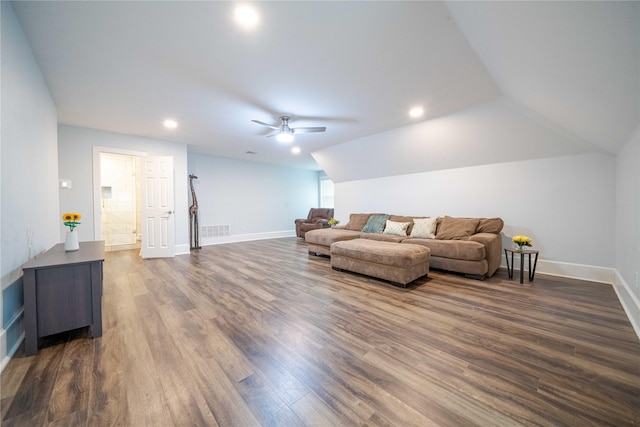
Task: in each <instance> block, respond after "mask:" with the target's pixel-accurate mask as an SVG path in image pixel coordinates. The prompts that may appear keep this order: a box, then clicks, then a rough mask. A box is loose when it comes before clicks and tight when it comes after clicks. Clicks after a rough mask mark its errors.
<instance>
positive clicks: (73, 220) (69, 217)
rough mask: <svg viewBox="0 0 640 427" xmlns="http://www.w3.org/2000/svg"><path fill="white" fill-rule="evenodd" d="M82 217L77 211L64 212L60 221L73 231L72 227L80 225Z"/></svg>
mask: <svg viewBox="0 0 640 427" xmlns="http://www.w3.org/2000/svg"><path fill="white" fill-rule="evenodd" d="M81 219H82V215H80V214H79V213H75V212H72V213H66V214H64V215H62V222H63V224H64V225H65V226H66V227H69V230H70V231H73V229H74V228H76V227H77V226H79V225H80V222H78V221H80V220H81Z"/></svg>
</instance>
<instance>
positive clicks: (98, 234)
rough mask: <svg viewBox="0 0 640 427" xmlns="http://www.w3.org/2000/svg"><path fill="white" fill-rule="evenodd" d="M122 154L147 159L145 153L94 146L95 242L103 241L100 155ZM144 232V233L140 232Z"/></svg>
mask: <svg viewBox="0 0 640 427" xmlns="http://www.w3.org/2000/svg"><path fill="white" fill-rule="evenodd" d="M103 153H104V154H121V155H124V156H137V157H141V158H142V157H147V155H148V154H147V153H146V152H144V151H134V150H124V149H120V148H113V147H100V146H95V145H94V146H93V240H99V239H102V209H101V208H100V206H101V195H102V193H101V191H100V181H101V180H102V174H101V168H100V154H103ZM140 232H142V231H140Z"/></svg>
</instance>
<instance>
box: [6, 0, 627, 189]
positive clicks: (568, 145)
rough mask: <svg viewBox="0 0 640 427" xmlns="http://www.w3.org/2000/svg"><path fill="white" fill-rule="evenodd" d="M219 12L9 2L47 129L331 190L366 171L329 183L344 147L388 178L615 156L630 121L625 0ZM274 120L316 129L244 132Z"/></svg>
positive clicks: (295, 5)
mask: <svg viewBox="0 0 640 427" xmlns="http://www.w3.org/2000/svg"><path fill="white" fill-rule="evenodd" d="M236 5H237V3H235V2H219V1H215V2H204V1H202V2H178V1H175V2H166V1H158V2H155V1H143V2H99V1H86V2H66V1H45V2H34V1H28V2H27V1H14V2H13V6H14V9H15V11H16V14H17V16H18V18H19V20H20V23H21V26H22V28H23V30H24V32H25V35H26V37H27V39H28V41H29V43H30V45H31V47H32V50H33V53H34V55H35V57H36V60H37V62H38V64H39V66H40V68H41V70H42V73H43V75H44V77H45V80H46V82H47V84H48V86H49V88H50V90H51V94H52V96H53V99H54V102H55V103H56V106H57V109H58V118H59V122H60V123H63V124H69V125H74V126H81V127H88V128H94V129H100V130H107V131H111V132H117V133H124V134H131V135H138V136H144V137H149V138H155V139H162V140H170V141H176V142H181V143H185V144H187V145H188V150H189V151H191V152H194V153H202V154H210V155H216V156H222V157H229V158H239V159H246V160H254V161H262V162H268V163H275V164H283V165H290V166H295V167H304V168H309V169H318V168H319V165H318V163H320V166H321V167H322V168H324V169H325V170H328V172H329V171H330V172H331V173H330V175H331V174H332V173H333V174H335V175H336V177H337V180H346V179H350V178H354V177H355V178H357V177H358V176H361V177H362V176H368V175H370V174H371V173H362V174H360V175H358V174H356V175H353V174H352V175H350V174H345V173H342V172H343V171H344V170H345V168H347V169H348V168H353V167H354V164H353V152H354V150H355V149H357V150H363V149H364V150H366V149H367V148H369V149H371V150H373V151H372V152H374V153H378V155H379V156H378V157H380V156H385V160H388V162H386V163H385V162H382V161H381V165H380V168H382V169H385V168H386V169H388V170H386V171H383V170H382V169H380V174H383V175H384V174H397V170H396V169H397V168H398V167H403V168H404V167H405V166H406V164H407V162H409V163H410V167H409V168H408V169H403V170H405V171H407V172H412V171H419V170H433V169H441V168H444V167H460V166H466V165H473V164H482V163H491V162H496V161H509V160H514V159H519V158H526V157H531V158H536V157H544V156H553V155H565V154H572V153H578V152H591V151H597V152H608V153H612V154H616V153H617V151H618V150H619V149H620V147H621V146H622V145H623V144H624V143H625V142H626V141H627V140H628V138H629V137H630V136H631V134H632V133H633V132H634V130H635V129H636V128H637V127H638V125H639V124H640V77H639V76H640V3H638V2H447V3H444V2H415V1H412V2H397V1H394V2H378V1H372V2H361V1H354V2H326V1H319V2H306V1H305V2H267V1H261V2H256V3H253V6H254V7H255V9H256V11H257V13H258V16H259V21H258V25H257V26H256V27H255V28H253V29H251V30H247V29H244V28H242V27H239V26H238V25H236V23H235V22H234V19H233V13H234V7H235V6H236ZM414 105H421V106H423V107H424V109H425V115H424V116H423V117H422V118H419V119H413V118H410V117H409V116H408V110H409V109H410V108H411V107H412V106H414ZM281 115H290V116H291V117H292V123H291V124H292V126H294V127H295V126H326V127H327V132H326V133H318V134H304V135H299V136H296V141H295V145H298V146H299V147H300V148H301V151H302V152H301V153H300V154H298V155H294V154H291V152H290V148H291V145H283V144H280V143H278V142H277V141H275V139H274V138H267V137H266V135H267V134H268V133H269V132H268V129H266V128H264V127H260V126H258V125H256V124H254V123H252V122H251V120H252V119H256V120H260V121H263V122H268V123H277V122H278V117H279V116H281ZM165 118H173V119H175V120H177V121H178V123H179V126H178V128H177V129H175V130H172V131H171V130H167V129H165V128H163V126H162V122H163V120H164V119H165ZM492 133H493V135H492ZM389 135H391V136H390V137H389ZM474 135H475V136H474ZM424 139H427V140H429V141H432V142H434V141H436V142H440V145H439V146H437V147H436V148H429V147H425V146H423V145H422V146H420V151H419V153H420V156H416V144H419V142H420V141H421V140H424ZM445 142H446V144H445ZM376 147H377V148H376ZM390 147H393V150H389V148H390ZM470 147H473V149H470ZM429 150H431V151H429ZM434 150H435V151H434ZM248 151H250V152H255V153H257V154H247V152H248ZM445 151H446V152H445ZM390 152H397V155H396V156H395V158H391V159H389V158H388V157H387V155H388V153H390ZM311 153H315V154H314V156H312V155H311ZM344 153H347V156H346V157H345V158H346V159H347V160H349V164H344V165H341V164H340V159H341V155H342V154H344ZM383 153H387V154H383ZM482 153H485V154H484V155H482ZM434 154H435V155H434ZM497 154H499V155H497ZM314 157H315V158H314ZM392 157H393V156H392ZM421 159H422V160H421ZM427 159H428V160H427ZM438 159H440V160H439V161H438ZM316 161H317V162H316Z"/></svg>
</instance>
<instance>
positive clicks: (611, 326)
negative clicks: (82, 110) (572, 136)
mask: <svg viewBox="0 0 640 427" xmlns="http://www.w3.org/2000/svg"><path fill="white" fill-rule="evenodd" d="M104 267H105V281H104V296H103V325H104V335H103V336H102V337H101V338H98V339H93V340H92V339H89V338H87V331H85V330H77V331H73V332H72V333H65V334H60V335H56V336H53V337H49V338H46V339H45V340H44V342H42V343H41V348H40V351H39V353H38V355H37V356H32V357H25V356H24V354H23V353H22V350H20V351H19V353H18V354H17V355H16V357H15V358H13V359H12V360H11V361H10V362H9V364H8V366H7V367H6V368H5V370H4V372H3V373H2V391H1V398H2V400H1V404H2V425H3V426H42V425H60V426H79V425H117V426H187V425H203V426H216V425H219V426H261V425H264V426H271V425H282V426H298V425H310V426H341V425H345V426H351V425H383V426H430V425H439V426H474V425H477V426H520V425H524V426H538V425H543V426H588V425H595V426H609V425H610V426H625V425H638V424H640V341H639V340H638V337H637V336H636V335H635V333H634V331H633V329H632V327H631V325H630V323H629V321H628V319H627V318H626V316H625V314H624V312H623V310H622V307H621V306H620V303H619V302H618V300H617V298H616V295H615V293H614V291H613V289H612V287H611V286H609V285H605V284H597V283H589V282H578V281H569V280H565V281H559V280H549V279H548V278H547V279H545V278H543V277H542V276H538V277H536V280H535V282H533V284H532V285H525V286H521V285H520V284H519V282H518V280H517V279H514V280H509V279H508V278H507V275H506V272H505V271H500V272H498V273H497V275H496V276H494V277H493V278H491V279H488V280H485V281H476V280H470V279H466V278H464V277H461V276H458V275H454V274H448V273H444V272H438V271H432V272H430V274H429V277H428V278H426V279H420V280H418V281H417V282H414V285H413V286H411V287H410V288H408V289H402V288H399V287H395V286H392V285H390V284H388V283H385V282H382V281H379V280H375V279H372V278H367V277H364V276H359V275H355V274H350V273H346V272H337V271H333V270H331V268H330V261H329V259H327V258H321V257H313V256H311V257H310V256H308V255H307V251H306V245H305V244H304V243H303V242H302V241H299V240H297V239H295V238H286V239H276V240H264V241H256V242H246V243H233V244H227V245H218V246H208V247H204V248H203V249H201V250H200V251H195V252H193V253H192V254H191V255H185V256H178V257H176V258H174V259H156V260H146V261H143V260H141V259H140V258H139V257H138V256H137V251H122V252H109V253H107V259H106V262H105V265H104Z"/></svg>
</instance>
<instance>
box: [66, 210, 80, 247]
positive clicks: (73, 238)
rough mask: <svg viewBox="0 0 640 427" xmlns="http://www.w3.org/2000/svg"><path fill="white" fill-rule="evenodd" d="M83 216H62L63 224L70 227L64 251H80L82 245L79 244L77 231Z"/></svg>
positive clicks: (72, 214)
mask: <svg viewBox="0 0 640 427" xmlns="http://www.w3.org/2000/svg"><path fill="white" fill-rule="evenodd" d="M81 219H82V215H80V214H79V213H73V212H72V213H66V214H64V215H62V222H63V224H64V225H65V227H69V231H67V235H66V236H65V239H64V250H65V251H67V252H72V251H77V250H78V249H80V243H79V242H78V232H76V231H75V229H76V227H77V226H78V225H80V222H79V221H80V220H81Z"/></svg>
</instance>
